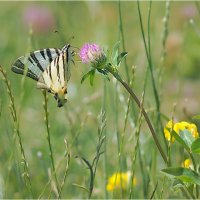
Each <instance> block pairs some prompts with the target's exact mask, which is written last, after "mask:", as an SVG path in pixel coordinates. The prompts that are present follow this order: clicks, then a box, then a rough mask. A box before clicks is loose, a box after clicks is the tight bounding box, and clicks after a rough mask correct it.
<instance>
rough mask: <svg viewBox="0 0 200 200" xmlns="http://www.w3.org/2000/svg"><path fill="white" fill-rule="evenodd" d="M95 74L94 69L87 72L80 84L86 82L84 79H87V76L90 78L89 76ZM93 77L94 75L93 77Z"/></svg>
mask: <svg viewBox="0 0 200 200" xmlns="http://www.w3.org/2000/svg"><path fill="white" fill-rule="evenodd" d="M93 73H95V69H92V70H90V71H89V72H87V73H86V74H85V75H84V76H83V77H82V79H81V84H82V83H83V81H85V80H86V78H88V77H89V76H91V74H93ZM93 76H94V75H93Z"/></svg>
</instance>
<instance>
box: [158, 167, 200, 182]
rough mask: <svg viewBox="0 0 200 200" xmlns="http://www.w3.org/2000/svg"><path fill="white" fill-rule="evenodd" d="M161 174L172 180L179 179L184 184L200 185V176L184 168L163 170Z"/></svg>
mask: <svg viewBox="0 0 200 200" xmlns="http://www.w3.org/2000/svg"><path fill="white" fill-rule="evenodd" d="M161 172H163V173H165V175H167V176H168V177H170V178H177V179H179V180H181V181H183V182H187V183H193V184H197V185H200V175H199V174H198V173H196V172H195V171H193V170H191V169H188V168H183V167H170V168H167V169H162V170H161Z"/></svg>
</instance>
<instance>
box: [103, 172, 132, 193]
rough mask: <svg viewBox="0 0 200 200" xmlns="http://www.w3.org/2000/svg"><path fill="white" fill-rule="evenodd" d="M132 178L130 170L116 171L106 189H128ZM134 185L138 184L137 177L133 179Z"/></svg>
mask: <svg viewBox="0 0 200 200" xmlns="http://www.w3.org/2000/svg"><path fill="white" fill-rule="evenodd" d="M130 179H131V173H130V172H129V171H128V172H124V173H119V172H118V173H114V174H113V175H112V176H111V177H109V179H108V183H107V186H106V189H107V190H108V191H113V190H115V189H121V188H122V190H126V189H127V187H128V185H129V182H130ZM132 185H133V186H134V185H136V178H134V179H133V184H132Z"/></svg>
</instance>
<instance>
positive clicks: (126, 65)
mask: <svg viewBox="0 0 200 200" xmlns="http://www.w3.org/2000/svg"><path fill="white" fill-rule="evenodd" d="M118 13H119V32H120V36H121V37H120V38H121V41H122V50H123V52H124V51H126V48H125V39H124V30H123V23H122V13H121V3H120V0H119V1H118ZM124 65H125V71H126V77H127V81H128V83H129V82H130V77H129V70H128V64H127V61H126V57H125V58H124Z"/></svg>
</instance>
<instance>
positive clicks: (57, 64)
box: [56, 57, 60, 80]
mask: <svg viewBox="0 0 200 200" xmlns="http://www.w3.org/2000/svg"><path fill="white" fill-rule="evenodd" d="M59 61H60V57H58V58H57V62H56V69H57V76H58V80H60V69H59V68H60V66H59Z"/></svg>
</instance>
